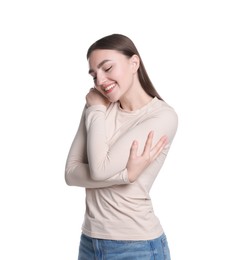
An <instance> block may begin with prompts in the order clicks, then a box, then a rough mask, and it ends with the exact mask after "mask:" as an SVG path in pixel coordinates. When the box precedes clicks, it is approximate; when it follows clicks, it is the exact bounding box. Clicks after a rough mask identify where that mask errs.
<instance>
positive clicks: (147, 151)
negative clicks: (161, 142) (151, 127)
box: [142, 131, 154, 155]
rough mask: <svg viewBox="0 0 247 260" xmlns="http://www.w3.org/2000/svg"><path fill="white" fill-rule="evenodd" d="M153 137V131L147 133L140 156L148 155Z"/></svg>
mask: <svg viewBox="0 0 247 260" xmlns="http://www.w3.org/2000/svg"><path fill="white" fill-rule="evenodd" d="M153 136H154V132H153V131H151V132H149V134H148V137H147V140H146V143H145V146H144V150H143V153H142V155H145V154H149V153H150V150H151V148H152V143H153Z"/></svg>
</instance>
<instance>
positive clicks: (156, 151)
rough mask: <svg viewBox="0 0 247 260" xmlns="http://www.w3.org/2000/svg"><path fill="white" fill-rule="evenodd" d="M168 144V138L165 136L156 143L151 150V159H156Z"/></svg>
mask: <svg viewBox="0 0 247 260" xmlns="http://www.w3.org/2000/svg"><path fill="white" fill-rule="evenodd" d="M167 144H168V138H167V137H166V136H163V137H161V138H160V140H159V141H158V142H157V143H156V145H155V146H154V147H153V148H152V150H151V152H150V157H151V158H150V159H151V160H152V161H153V160H155V159H156V158H157V157H158V156H159V155H160V154H161V152H162V151H163V149H164V147H165V146H166V145H167Z"/></svg>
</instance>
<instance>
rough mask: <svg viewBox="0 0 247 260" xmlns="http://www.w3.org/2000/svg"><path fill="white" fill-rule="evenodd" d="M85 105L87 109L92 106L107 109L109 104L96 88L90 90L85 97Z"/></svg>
mask: <svg viewBox="0 0 247 260" xmlns="http://www.w3.org/2000/svg"><path fill="white" fill-rule="evenodd" d="M86 103H87V107H90V106H93V105H104V106H106V107H107V106H108V105H109V104H110V101H109V100H108V99H107V98H106V97H104V96H103V95H102V94H101V93H100V92H99V91H98V90H97V89H96V88H91V89H90V90H89V92H88V94H87V95H86Z"/></svg>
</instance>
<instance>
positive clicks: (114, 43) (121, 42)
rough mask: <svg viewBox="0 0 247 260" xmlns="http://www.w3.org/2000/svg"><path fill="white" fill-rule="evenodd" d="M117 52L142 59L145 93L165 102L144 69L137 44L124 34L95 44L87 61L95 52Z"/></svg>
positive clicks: (88, 52) (141, 74) (139, 72)
mask: <svg viewBox="0 0 247 260" xmlns="http://www.w3.org/2000/svg"><path fill="white" fill-rule="evenodd" d="M99 49H100V50H116V51H119V52H121V53H122V54H123V55H125V56H127V57H129V58H130V57H132V56H133V55H134V54H135V55H137V56H138V57H139V58H140V67H139V69H138V78H139V81H140V83H141V86H142V88H143V89H144V91H145V92H146V93H147V94H148V95H150V96H151V97H157V98H158V99H160V100H163V99H162V98H161V96H160V95H159V94H158V92H157V91H156V89H155V88H154V86H153V83H152V82H151V80H150V78H149V76H148V74H147V71H146V69H145V67H144V64H143V62H142V59H141V56H140V54H139V52H138V50H137V48H136V46H135V44H134V43H133V42H132V40H130V39H129V38H128V37H127V36H125V35H122V34H111V35H108V36H105V37H103V38H101V39H99V40H97V41H96V42H95V43H93V44H92V45H91V46H90V47H89V49H88V51H87V59H88V58H89V56H90V54H91V53H92V52H93V51H94V50H99Z"/></svg>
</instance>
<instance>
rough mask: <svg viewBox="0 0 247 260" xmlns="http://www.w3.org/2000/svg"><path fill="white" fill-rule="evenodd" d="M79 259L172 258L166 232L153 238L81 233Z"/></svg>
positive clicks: (164, 259) (149, 259)
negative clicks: (115, 237) (111, 236)
mask: <svg viewBox="0 0 247 260" xmlns="http://www.w3.org/2000/svg"><path fill="white" fill-rule="evenodd" d="M78 260H171V258H170V252H169V248H168V244H167V240H166V236H165V234H163V235H161V236H160V237H158V238H156V239H153V240H138V241H132V240H130V241H129V240H128V241H125V240H107V239H96V238H91V237H88V236H86V235H84V234H82V235H81V241H80V248H79V256H78Z"/></svg>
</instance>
